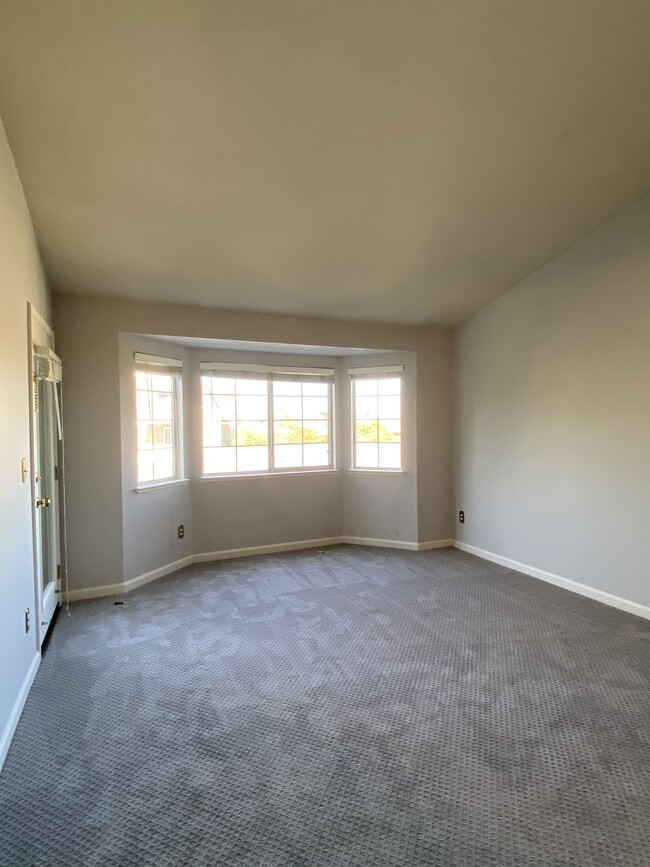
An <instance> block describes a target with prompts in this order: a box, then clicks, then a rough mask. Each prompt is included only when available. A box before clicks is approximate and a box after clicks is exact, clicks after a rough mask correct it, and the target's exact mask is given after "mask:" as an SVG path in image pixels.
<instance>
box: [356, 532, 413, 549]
mask: <svg viewBox="0 0 650 867" xmlns="http://www.w3.org/2000/svg"><path fill="white" fill-rule="evenodd" d="M341 541H342V542H343V543H344V544H345V545H367V546H369V547H371V548H400V549H401V550H402V551H417V550H418V543H417V542H404V541H403V540H402V539H367V538H366V537H365V536H343V538H342V539H341Z"/></svg>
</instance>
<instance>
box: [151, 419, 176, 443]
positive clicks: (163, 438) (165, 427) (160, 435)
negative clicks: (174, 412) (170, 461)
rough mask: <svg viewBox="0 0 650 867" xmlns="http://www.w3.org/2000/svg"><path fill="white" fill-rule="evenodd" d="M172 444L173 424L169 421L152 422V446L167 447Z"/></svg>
mask: <svg viewBox="0 0 650 867" xmlns="http://www.w3.org/2000/svg"><path fill="white" fill-rule="evenodd" d="M173 445H174V425H173V424H172V422H170V421H164V422H154V424H153V447H154V448H155V449H160V448H167V447H169V446H173Z"/></svg>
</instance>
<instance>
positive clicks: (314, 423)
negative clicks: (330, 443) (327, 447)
mask: <svg viewBox="0 0 650 867" xmlns="http://www.w3.org/2000/svg"><path fill="white" fill-rule="evenodd" d="M328 438H329V425H328V423H327V422H326V421H320V420H319V419H307V420H305V421H304V422H303V439H304V442H306V443H326V442H327V440H328Z"/></svg>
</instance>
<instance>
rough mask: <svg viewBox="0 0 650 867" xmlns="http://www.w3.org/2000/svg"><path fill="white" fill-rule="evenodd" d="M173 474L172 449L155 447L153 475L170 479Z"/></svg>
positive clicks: (155, 477) (157, 477)
mask: <svg viewBox="0 0 650 867" xmlns="http://www.w3.org/2000/svg"><path fill="white" fill-rule="evenodd" d="M173 475H174V449H156V450H155V451H154V452H153V477H154V479H155V480H158V479H171V478H172V477H173Z"/></svg>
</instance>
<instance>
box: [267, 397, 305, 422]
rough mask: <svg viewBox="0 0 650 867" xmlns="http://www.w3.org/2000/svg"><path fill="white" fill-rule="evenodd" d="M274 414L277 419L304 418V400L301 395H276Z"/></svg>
mask: <svg viewBox="0 0 650 867" xmlns="http://www.w3.org/2000/svg"><path fill="white" fill-rule="evenodd" d="M273 415H274V417H275V419H276V420H280V419H283V418H298V419H299V418H302V400H301V399H300V398H299V397H274V398H273Z"/></svg>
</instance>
